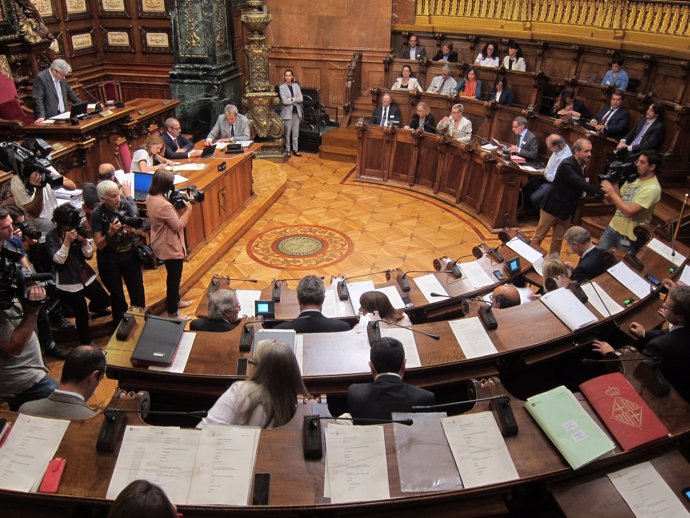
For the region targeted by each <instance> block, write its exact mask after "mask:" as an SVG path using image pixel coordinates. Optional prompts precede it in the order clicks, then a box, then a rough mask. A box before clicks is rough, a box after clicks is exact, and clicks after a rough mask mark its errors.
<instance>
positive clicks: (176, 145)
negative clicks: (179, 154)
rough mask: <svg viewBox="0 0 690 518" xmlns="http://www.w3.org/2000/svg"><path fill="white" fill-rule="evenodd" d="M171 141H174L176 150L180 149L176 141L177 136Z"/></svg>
mask: <svg viewBox="0 0 690 518" xmlns="http://www.w3.org/2000/svg"><path fill="white" fill-rule="evenodd" d="M173 141H174V142H175V147H176V148H177V150H178V151H179V150H180V143H179V142H178V141H177V137H175V138H174V139H173Z"/></svg>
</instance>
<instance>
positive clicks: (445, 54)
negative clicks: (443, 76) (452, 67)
mask: <svg viewBox="0 0 690 518" xmlns="http://www.w3.org/2000/svg"><path fill="white" fill-rule="evenodd" d="M431 61H435V62H436V63H441V62H444V63H457V62H458V53H457V52H455V51H454V50H453V42H452V41H444V42H443V45H441V50H439V51H438V52H437V53H436V54H434V57H433V58H431Z"/></svg>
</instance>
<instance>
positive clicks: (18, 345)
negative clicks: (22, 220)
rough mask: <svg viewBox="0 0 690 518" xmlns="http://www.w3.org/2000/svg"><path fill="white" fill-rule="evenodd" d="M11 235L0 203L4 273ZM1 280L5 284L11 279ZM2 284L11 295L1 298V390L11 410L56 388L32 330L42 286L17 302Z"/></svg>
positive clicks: (0, 238)
mask: <svg viewBox="0 0 690 518" xmlns="http://www.w3.org/2000/svg"><path fill="white" fill-rule="evenodd" d="M11 237H12V218H11V217H10V215H9V213H8V212H7V211H6V210H5V209H4V208H2V207H0V242H1V243H2V245H3V252H2V257H3V261H2V262H3V267H4V268H3V271H4V273H6V274H7V273H9V272H7V268H6V267H5V266H6V264H5V263H6V262H7V261H8V259H7V258H6V257H5V241H8V240H9V239H10V238H11ZM10 247H13V245H11V244H10ZM10 264H12V263H10ZM3 280H4V281H5V282H4V283H3V284H4V285H5V284H7V281H8V280H10V279H3ZM4 288H5V289H4V290H3V294H9V295H10V297H9V299H8V300H2V301H0V302H2V309H0V394H6V395H8V396H12V397H10V398H8V399H7V401H8V403H9V406H10V410H17V408H19V407H20V406H21V405H22V404H23V403H25V402H26V401H33V400H34V399H42V398H45V397H48V396H49V395H50V394H51V393H52V392H53V390H55V388H57V382H56V381H55V380H54V379H52V378H50V377H49V376H47V375H46V373H47V372H48V369H47V368H46V366H45V364H44V363H43V359H42V358H41V348H40V346H39V344H38V339H37V338H36V333H35V332H34V329H35V328H36V318H37V317H38V311H39V309H40V306H41V302H42V301H43V300H44V299H45V297H46V292H45V289H44V288H43V287H42V286H41V285H40V284H33V285H32V286H31V287H29V288H28V293H27V294H26V297H24V296H22V297H21V305H20V304H19V303H18V302H17V300H16V297H15V295H16V293H13V292H12V291H11V290H12V288H11V287H10V286H7V285H5V286H4ZM7 288H10V290H8V289H7Z"/></svg>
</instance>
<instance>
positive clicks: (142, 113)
mask: <svg viewBox="0 0 690 518" xmlns="http://www.w3.org/2000/svg"><path fill="white" fill-rule="evenodd" d="M137 113H138V114H139V115H146V114H147V113H148V112H147V111H146V110H144V109H141V110H137Z"/></svg>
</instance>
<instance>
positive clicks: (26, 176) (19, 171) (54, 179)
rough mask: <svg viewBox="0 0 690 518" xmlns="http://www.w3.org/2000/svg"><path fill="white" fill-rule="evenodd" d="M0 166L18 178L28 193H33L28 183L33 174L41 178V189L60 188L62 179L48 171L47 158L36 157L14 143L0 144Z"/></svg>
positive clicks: (48, 161)
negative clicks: (46, 187)
mask: <svg viewBox="0 0 690 518" xmlns="http://www.w3.org/2000/svg"><path fill="white" fill-rule="evenodd" d="M0 166H2V167H3V168H5V169H7V170H8V171H12V172H13V173H14V174H16V175H17V176H19V177H20V178H21V179H22V181H23V182H24V185H25V186H26V189H27V191H28V192H29V193H33V191H34V188H35V187H36V186H35V185H33V184H32V183H31V181H30V180H31V175H32V174H33V173H34V172H37V173H38V174H39V175H40V176H41V185H40V187H41V188H43V187H45V186H46V185H50V186H51V187H52V188H53V189H59V188H60V187H62V181H63V177H62V175H60V174H58V173H55V172H54V171H52V170H51V169H50V167H51V163H50V160H49V159H48V158H47V156H44V157H39V156H36V154H35V153H34V152H32V151H30V150H28V149H27V148H25V147H23V146H20V145H19V144H17V143H16V142H0Z"/></svg>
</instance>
